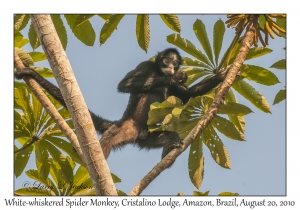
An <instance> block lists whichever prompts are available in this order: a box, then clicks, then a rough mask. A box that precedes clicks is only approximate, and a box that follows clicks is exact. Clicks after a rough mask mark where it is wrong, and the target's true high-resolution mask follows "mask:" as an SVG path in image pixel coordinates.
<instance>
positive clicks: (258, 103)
mask: <svg viewBox="0 0 300 210" xmlns="http://www.w3.org/2000/svg"><path fill="white" fill-rule="evenodd" d="M232 87H233V88H234V89H235V90H236V91H237V92H238V93H239V94H241V95H242V96H243V97H244V98H245V99H247V100H248V101H250V102H251V103H252V104H253V105H254V106H255V107H256V108H258V109H259V110H261V111H263V112H266V113H271V110H270V106H269V104H268V101H267V100H266V98H265V97H264V96H263V95H262V94H260V93H259V92H258V91H257V90H255V89H254V88H253V87H252V86H251V85H250V84H248V83H247V82H245V81H243V80H241V81H239V82H237V83H234V84H233V85H232Z"/></svg>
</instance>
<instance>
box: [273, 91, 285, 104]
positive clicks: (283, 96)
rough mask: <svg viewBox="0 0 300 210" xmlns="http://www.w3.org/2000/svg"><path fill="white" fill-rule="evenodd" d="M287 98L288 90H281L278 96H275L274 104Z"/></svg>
mask: <svg viewBox="0 0 300 210" xmlns="http://www.w3.org/2000/svg"><path fill="white" fill-rule="evenodd" d="M285 99H286V90H285V89H284V90H280V91H279V92H278V93H277V94H276V96H275V99H274V102H273V105H274V104H278V103H279V102H281V101H283V100H285Z"/></svg>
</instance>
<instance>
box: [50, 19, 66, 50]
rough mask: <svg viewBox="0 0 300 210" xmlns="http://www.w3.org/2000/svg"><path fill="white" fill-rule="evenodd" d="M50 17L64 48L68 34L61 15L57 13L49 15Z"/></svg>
mask: <svg viewBox="0 0 300 210" xmlns="http://www.w3.org/2000/svg"><path fill="white" fill-rule="evenodd" d="M51 19H52V22H53V25H54V27H55V29H56V32H57V35H58V37H59V39H60V42H61V44H62V46H63V48H64V50H65V49H66V48H67V44H68V35H67V30H66V28H65V25H64V23H63V21H62V19H61V16H60V15H59V14H55V15H51Z"/></svg>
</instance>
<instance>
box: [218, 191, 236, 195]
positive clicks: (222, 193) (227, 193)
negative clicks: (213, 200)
mask: <svg viewBox="0 0 300 210" xmlns="http://www.w3.org/2000/svg"><path fill="white" fill-rule="evenodd" d="M218 196H239V194H238V193H233V192H221V193H220V194H219V195H218Z"/></svg>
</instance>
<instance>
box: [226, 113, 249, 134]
mask: <svg viewBox="0 0 300 210" xmlns="http://www.w3.org/2000/svg"><path fill="white" fill-rule="evenodd" d="M228 118H229V120H230V122H232V124H234V125H235V127H236V128H237V129H238V130H239V131H240V132H241V133H245V124H246V122H245V118H244V117H243V116H237V115H232V114H229V115H228Z"/></svg>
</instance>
